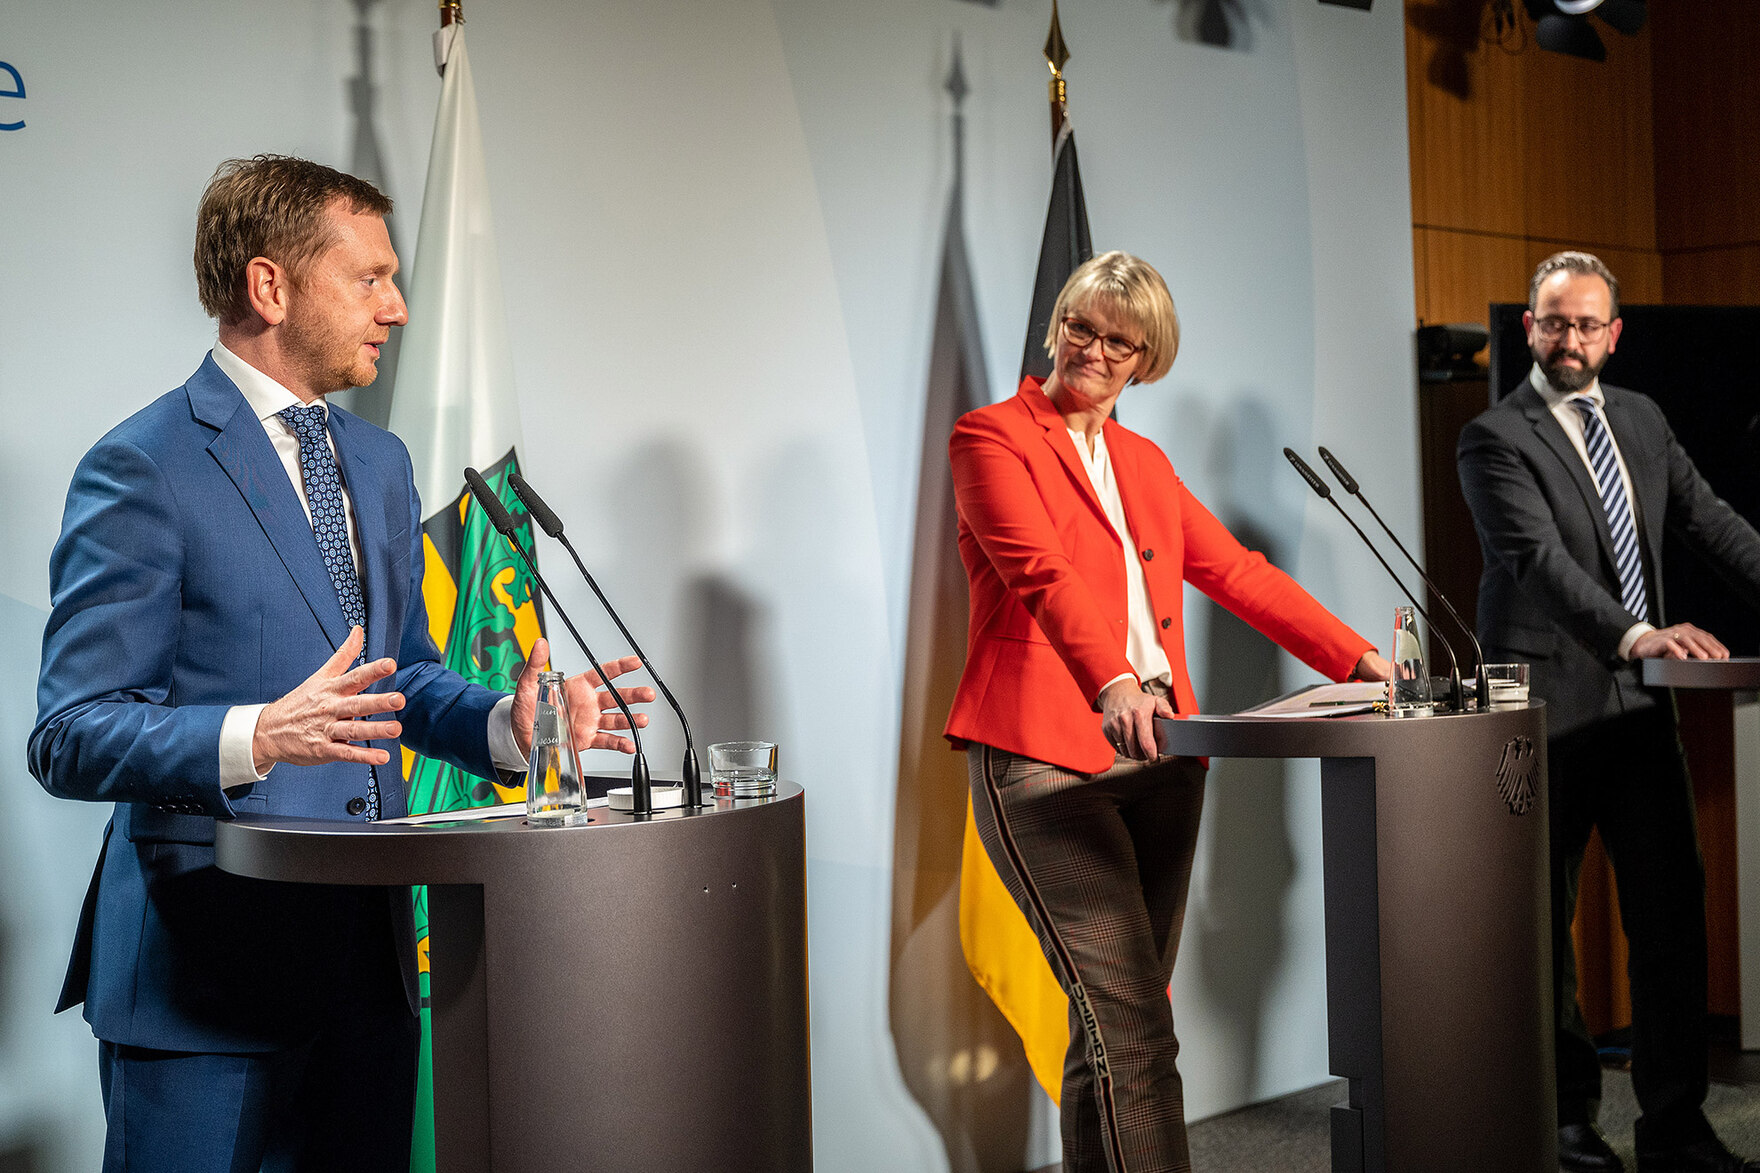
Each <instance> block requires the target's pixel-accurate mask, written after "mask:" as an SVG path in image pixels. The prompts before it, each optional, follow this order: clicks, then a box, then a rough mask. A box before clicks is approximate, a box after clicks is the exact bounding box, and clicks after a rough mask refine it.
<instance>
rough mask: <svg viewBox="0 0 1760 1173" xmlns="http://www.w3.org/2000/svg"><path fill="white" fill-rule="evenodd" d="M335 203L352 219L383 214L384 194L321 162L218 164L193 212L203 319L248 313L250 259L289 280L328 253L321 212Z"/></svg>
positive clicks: (274, 159)
mask: <svg viewBox="0 0 1760 1173" xmlns="http://www.w3.org/2000/svg"><path fill="white" fill-rule="evenodd" d="M338 200H340V201H342V202H343V203H345V204H346V205H347V207H348V210H349V212H350V213H352V214H354V215H362V214H365V213H371V214H373V215H375V216H386V215H389V214H390V213H391V200H390V199H389V198H387V197H386V195H385V193H383V192H381V191H380V190H379V189H378V188H376V187H374V186H373V185H372V184H370V183H368V182H367V181H366V180H364V179H357V178H356V177H354V176H353V175H348V174H345V173H343V172H341V171H338V170H336V169H335V168H334V167H326V166H324V165H323V164H322V163H313V162H310V161H308V160H306V159H295V158H292V157H291V156H288V155H257V156H256V157H254V158H250V159H228V160H226V162H224V163H222V164H220V166H219V167H218V168H217V169H216V170H215V171H214V178H213V179H211V180H209V181H208V190H207V191H204V192H203V193H202V202H201V205H200V206H199V207H198V208H197V209H196V257H195V260H196V293H197V294H198V295H199V296H200V297H201V299H202V308H203V309H205V310H207V311H208V316H209V317H212V318H219V319H220V320H221V321H222V322H227V323H235V322H240V321H243V320H244V318H245V317H246V315H248V314H249V313H250V309H251V303H250V298H249V296H248V295H247V293H246V291H245V278H244V274H245V266H246V265H248V264H250V263H251V261H252V260H254V259H255V258H257V257H266V258H267V259H269V260H271V261H274V262H275V263H276V264H277V265H280V266H281V267H282V268H283V269H286V270H287V271H288V272H289V273H290V274H292V275H293V277H294V278H295V279H296V280H297V279H298V278H299V276H300V274H301V273H302V272H303V271H304V269H305V267H306V265H307V264H309V263H310V262H311V261H312V259H313V258H315V257H317V256H318V254H320V253H322V252H323V251H324V250H325V249H326V248H328V247H329V246H330V244H331V236H332V234H331V232H330V231H329V228H328V226H327V225H326V223H325V219H324V213H325V210H326V209H328V208H329V207H330V205H331V204H333V203H335V202H336V201H338Z"/></svg>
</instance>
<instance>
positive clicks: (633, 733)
mask: <svg viewBox="0 0 1760 1173" xmlns="http://www.w3.org/2000/svg"><path fill="white" fill-rule="evenodd" d="M464 483H465V484H466V485H468V486H469V487H470V491H471V496H472V497H475V498H476V501H477V505H478V506H479V507H480V508H481V509H482V511H483V514H484V516H486V517H488V519H489V524H490V525H492V526H494V527H495V530H496V532H497V533H499V534H500V535H501V536H502V537H504V538H506V539H507V544H508V545H510V546H512V547H513V552H514V553H515V554H518V555H519V557H520V561H522V562H524V563H525V564H526V569H527V570H529V571H531V572H532V579H533V581H535V582H536V583H537V584H538V589H539V590H541V591H543V592H544V597H545V598H546V599H549V600H550V606H552V607H554V608H555V609H556V614H557V616H558V617H560V618H561V620H562V623H563V626H565V627H567V628H568V634H570V635H572V636H574V642H575V643H576V644H578V645H579V646H580V649H581V654H582V655H584V656H586V658H587V662H588V663H589V664H591V665H593V667H594V668H595V669H597V668H598V667H599V657H597V656H595V655H594V654H593V650H592V649H591V648H589V647H587V641H586V640H584V639H582V638H581V633H580V632H578V631H576V630H575V627H574V624H573V622H571V621H570V620H569V618H568V613H567V612H565V611H564V610H563V609H562V604H561V603H558V602H557V601H556V596H555V595H553V594H551V593H550V586H549V584H548V583H546V582H545V581H544V576H543V575H541V574H539V573H538V565H537V563H535V562H533V561H532V557H531V555H530V554H527V553H526V551H525V547H523V546H521V545H520V544H519V539H518V538H516V537H515V536H514V532H515V531H516V530H517V529H518V528H519V527H518V526H517V525H516V524H515V523H514V520H513V515H512V514H511V513H509V512H507V506H505V505H503V504H502V503H501V498H499V497H497V496H496V495H495V490H493V489H491V488H490V487H489V482H488V481H485V480H484V479H483V474H482V473H480V472H478V471H477V470H476V469H474V468H467V469H465V470H464ZM605 685H606V687H607V688H608V689H610V691H611V699H612V700H614V701H616V702H617V707H618V708H619V709H620V710H622V712H623V716H624V719H625V720H627V721H628V722H629V738H630V740H631V741H633V742H634V743H635V747H636V760H635V763H634V764H633V765H632V766H631V767H630V772H629V788H630V811H631V813H632V814H636V815H651V814H653V813H654V797H653V793H652V792H651V790H650V789H649V785H648V759H647V757H646V756H644V755H643V753H642V735H641V732H640V731H639V730H638V729H637V728H636V715H635V714H634V713H632V712H630V710H629V704H628V703H627V702H625V701H624V699H623V696H622V694H621V693H620V692H619V691H618V688H617V686H616V685H615V684H613V683H612V682H611V681H609V680H607V681H606V682H605Z"/></svg>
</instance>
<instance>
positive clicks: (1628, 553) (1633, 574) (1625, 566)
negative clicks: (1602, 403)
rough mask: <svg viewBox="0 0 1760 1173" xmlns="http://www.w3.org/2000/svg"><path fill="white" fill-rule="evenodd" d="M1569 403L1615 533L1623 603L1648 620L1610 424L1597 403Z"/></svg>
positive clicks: (1628, 505) (1581, 398)
mask: <svg viewBox="0 0 1760 1173" xmlns="http://www.w3.org/2000/svg"><path fill="white" fill-rule="evenodd" d="M1570 403H1571V406H1572V407H1574V408H1576V409H1577V412H1578V414H1580V415H1581V416H1582V417H1583V446H1584V447H1585V448H1587V449H1588V450H1589V465H1590V467H1591V468H1592V469H1593V470H1594V473H1595V488H1596V491H1597V492H1599V493H1600V494H1601V508H1602V509H1603V510H1605V511H1606V513H1607V528H1608V529H1609V530H1611V531H1612V532H1613V560H1614V565H1615V566H1617V567H1618V568H1619V592H1620V604H1621V605H1622V606H1624V607H1625V609H1626V610H1627V611H1630V612H1631V613H1632V614H1633V615H1636V616H1637V617H1638V618H1639V619H1648V618H1649V615H1650V607H1649V602H1648V596H1646V594H1645V593H1644V560H1643V557H1642V553H1641V551H1640V550H1639V547H1638V527H1637V526H1636V525H1635V524H1634V523H1633V521H1632V503H1631V500H1630V499H1629V498H1628V497H1627V496H1626V485H1625V481H1624V480H1623V479H1621V477H1620V475H1619V461H1617V460H1615V459H1614V455H1613V438H1612V437H1611V436H1610V435H1609V434H1608V431H1607V424H1606V422H1605V421H1603V420H1602V418H1601V412H1600V411H1599V410H1597V409H1596V406H1595V401H1594V400H1592V399H1590V398H1589V397H1588V396H1586V395H1579V396H1577V397H1575V398H1573V399H1572V400H1571V401H1570Z"/></svg>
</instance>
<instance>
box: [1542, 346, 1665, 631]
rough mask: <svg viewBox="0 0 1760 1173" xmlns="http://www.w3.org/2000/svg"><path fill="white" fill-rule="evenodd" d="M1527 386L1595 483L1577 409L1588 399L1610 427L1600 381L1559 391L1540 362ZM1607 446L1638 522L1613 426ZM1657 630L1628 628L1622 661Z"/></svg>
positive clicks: (1641, 622) (1640, 623)
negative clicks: (1641, 641)
mask: <svg viewBox="0 0 1760 1173" xmlns="http://www.w3.org/2000/svg"><path fill="white" fill-rule="evenodd" d="M1528 383H1529V385H1530V386H1532V387H1533V388H1534V390H1535V391H1537V392H1539V394H1540V398H1541V399H1543V400H1545V401H1546V407H1547V409H1548V410H1550V411H1551V412H1552V418H1553V419H1556V420H1557V421H1558V426H1559V427H1561V428H1563V429H1564V434H1565V435H1566V436H1568V437H1569V438H1570V442H1571V447H1573V448H1575V449H1576V450H1577V455H1578V456H1579V457H1581V458H1582V460H1583V467H1584V468H1586V469H1588V470H1589V480H1590V481H1591V482H1593V481H1594V480H1595V463H1594V461H1592V460H1590V459H1589V445H1588V443H1587V441H1585V440H1584V438H1583V417H1582V415H1581V414H1579V412H1578V410H1577V407H1576V402H1577V400H1579V399H1587V400H1588V401H1589V402H1591V403H1593V404H1594V405H1595V411H1596V414H1598V415H1600V416H1601V422H1602V423H1603V424H1607V414H1606V411H1605V408H1606V406H1607V396H1606V395H1605V394H1603V393H1602V390H1601V380H1600V379H1596V380H1594V381H1592V382H1591V383H1590V384H1589V385H1588V386H1587V387H1585V388H1583V389H1582V390H1581V391H1577V392H1568V391H1560V390H1558V389H1557V388H1556V387H1554V386H1553V385H1552V384H1551V383H1549V382H1547V381H1546V373H1545V372H1544V371H1542V370H1541V369H1540V364H1539V363H1535V364H1534V366H1533V367H1532V369H1530V370H1529V371H1528ZM1607 443H1608V446H1609V447H1610V448H1612V449H1613V462H1614V464H1616V465H1617V466H1618V467H1619V479H1620V483H1622V484H1623V485H1625V488H1626V500H1627V501H1630V502H1631V503H1632V520H1633V522H1636V521H1637V519H1638V498H1637V495H1636V494H1635V493H1633V492H1632V474H1631V472H1630V471H1629V470H1627V468H1626V458H1625V456H1624V455H1623V454H1622V453H1621V452H1620V450H1619V440H1618V439H1617V438H1615V436H1614V434H1613V427H1612V426H1611V425H1608V426H1607ZM1655 630H1656V625H1655V624H1653V623H1647V622H1645V621H1644V620H1641V619H1640V620H1639V621H1638V622H1637V623H1634V624H1633V625H1632V626H1631V627H1628V628H1627V629H1626V633H1625V634H1624V635H1622V636H1620V638H1619V649H1618V651H1619V658H1620V659H1622V660H1629V659H1631V658H1632V645H1633V644H1635V643H1637V642H1638V637H1639V636H1642V635H1645V634H1647V633H1649V632H1652V631H1655Z"/></svg>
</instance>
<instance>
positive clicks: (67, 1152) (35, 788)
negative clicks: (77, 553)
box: [0, 595, 111, 1173]
mask: <svg viewBox="0 0 1760 1173" xmlns="http://www.w3.org/2000/svg"><path fill="white" fill-rule="evenodd" d="M47 618H48V616H47V614H46V613H45V612H44V611H43V610H41V609H39V608H37V607H33V606H30V605H28V604H25V603H22V602H20V601H18V600H17V599H14V598H12V597H10V596H7V595H0V747H4V756H3V757H0V1173H13V1171H14V1170H18V1171H20V1173H24V1171H27V1170H28V1171H29V1173H48V1171H50V1170H73V1169H79V1168H89V1167H93V1166H94V1165H95V1163H96V1157H95V1153H96V1151H97V1150H99V1149H101V1148H102V1143H103V1117H102V1112H101V1110H100V1109H99V1108H98V1081H97V1078H96V1077H97V1043H96V1042H95V1041H94V1040H93V1038H92V1035H91V1031H90V1029H89V1028H88V1027H87V1026H86V1024H85V1022H84V1021H83V1020H82V1019H81V1018H80V1014H79V1011H78V1010H70V1011H67V1012H66V1013H65V1014H62V1015H60V1016H57V1015H55V1014H54V1007H55V997H56V994H57V992H58V991H59V990H60V988H61V979H62V975H63V974H64V973H65V971H66V968H67V959H68V955H69V953H70V952H71V951H72V944H73V937H74V927H75V925H76V924H77V923H78V921H79V909H80V904H81V902H82V901H83V899H84V896H85V891H86V885H87V882H88V881H89V879H90V878H91V874H92V864H93V861H94V860H96V859H97V856H98V847H99V844H100V843H101V842H102V841H103V834H104V824H105V822H106V821H107V820H108V819H109V817H110V811H111V807H110V805H109V804H108V803H95V802H69V801H67V800H65V799H59V798H53V797H51V796H50V795H49V794H47V793H46V792H45V791H44V790H43V789H42V787H41V786H39V785H38V784H37V782H36V780H35V779H33V778H32V777H31V776H30V773H29V770H28V765H27V755H26V751H25V746H26V742H27V741H28V739H29V736H30V730H31V726H32V725H33V724H34V722H35V720H36V681H37V667H38V658H39V655H40V650H41V648H42V639H43V626H44V623H45V622H46V620H47Z"/></svg>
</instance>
